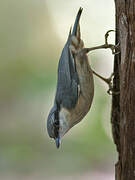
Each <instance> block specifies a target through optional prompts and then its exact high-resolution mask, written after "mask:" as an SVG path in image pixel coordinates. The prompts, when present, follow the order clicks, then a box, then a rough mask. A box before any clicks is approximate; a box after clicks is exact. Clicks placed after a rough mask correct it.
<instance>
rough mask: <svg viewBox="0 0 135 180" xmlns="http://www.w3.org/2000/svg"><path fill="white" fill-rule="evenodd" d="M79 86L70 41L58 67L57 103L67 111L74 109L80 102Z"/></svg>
mask: <svg viewBox="0 0 135 180" xmlns="http://www.w3.org/2000/svg"><path fill="white" fill-rule="evenodd" d="M78 85H79V80H78V75H77V72H76V67H75V62H74V57H73V55H72V53H71V52H70V49H69V41H67V43H66V45H65V47H64V49H63V51H62V54H61V57H60V61H59V66H58V84H57V92H56V99H55V100H56V103H58V104H62V106H63V107H65V108H67V109H72V108H74V107H75V105H76V103H77V100H78Z"/></svg>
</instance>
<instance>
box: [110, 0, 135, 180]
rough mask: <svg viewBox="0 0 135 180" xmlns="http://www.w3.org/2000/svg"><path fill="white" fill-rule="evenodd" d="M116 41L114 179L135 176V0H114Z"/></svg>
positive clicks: (125, 179) (112, 119)
mask: <svg viewBox="0 0 135 180" xmlns="http://www.w3.org/2000/svg"><path fill="white" fill-rule="evenodd" d="M115 6H116V44H117V43H120V53H119V54H118V55H115V60H114V73H115V76H114V80H113V84H114V91H119V92H120V93H119V94H118V95H115V94H114V95H113V97H112V118H111V122H112V132H113V138H114V142H115V144H116V148H117V151H118V162H117V164H116V166H115V180H135V0H115Z"/></svg>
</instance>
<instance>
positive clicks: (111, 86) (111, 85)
mask: <svg viewBox="0 0 135 180" xmlns="http://www.w3.org/2000/svg"><path fill="white" fill-rule="evenodd" d="M92 72H93V74H94V75H96V76H97V77H99V78H100V79H102V80H103V81H104V82H105V83H107V84H108V86H109V89H108V91H107V93H108V94H109V95H112V94H114V95H117V94H119V92H115V91H114V90H113V83H112V80H113V76H114V73H112V74H111V76H110V77H109V78H104V77H103V76H101V75H99V74H97V73H96V72H95V71H94V70H92Z"/></svg>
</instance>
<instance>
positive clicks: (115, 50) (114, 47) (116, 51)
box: [105, 30, 120, 55]
mask: <svg viewBox="0 0 135 180" xmlns="http://www.w3.org/2000/svg"><path fill="white" fill-rule="evenodd" d="M110 32H115V31H114V30H109V31H107V32H106V34H105V46H106V48H110V49H111V51H112V54H114V55H116V54H119V53H120V50H119V47H120V43H118V44H116V45H114V44H109V43H108V37H109V33H110Z"/></svg>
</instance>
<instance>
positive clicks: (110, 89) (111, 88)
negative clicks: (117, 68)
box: [107, 73, 120, 95]
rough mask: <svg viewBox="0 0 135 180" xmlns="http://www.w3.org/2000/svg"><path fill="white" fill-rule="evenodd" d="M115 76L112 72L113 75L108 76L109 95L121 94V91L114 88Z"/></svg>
mask: <svg viewBox="0 0 135 180" xmlns="http://www.w3.org/2000/svg"><path fill="white" fill-rule="evenodd" d="M113 77H114V73H112V74H111V76H110V77H109V78H108V85H109V89H108V91H107V93H108V94H109V95H118V94H120V92H116V91H114V88H113Z"/></svg>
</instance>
